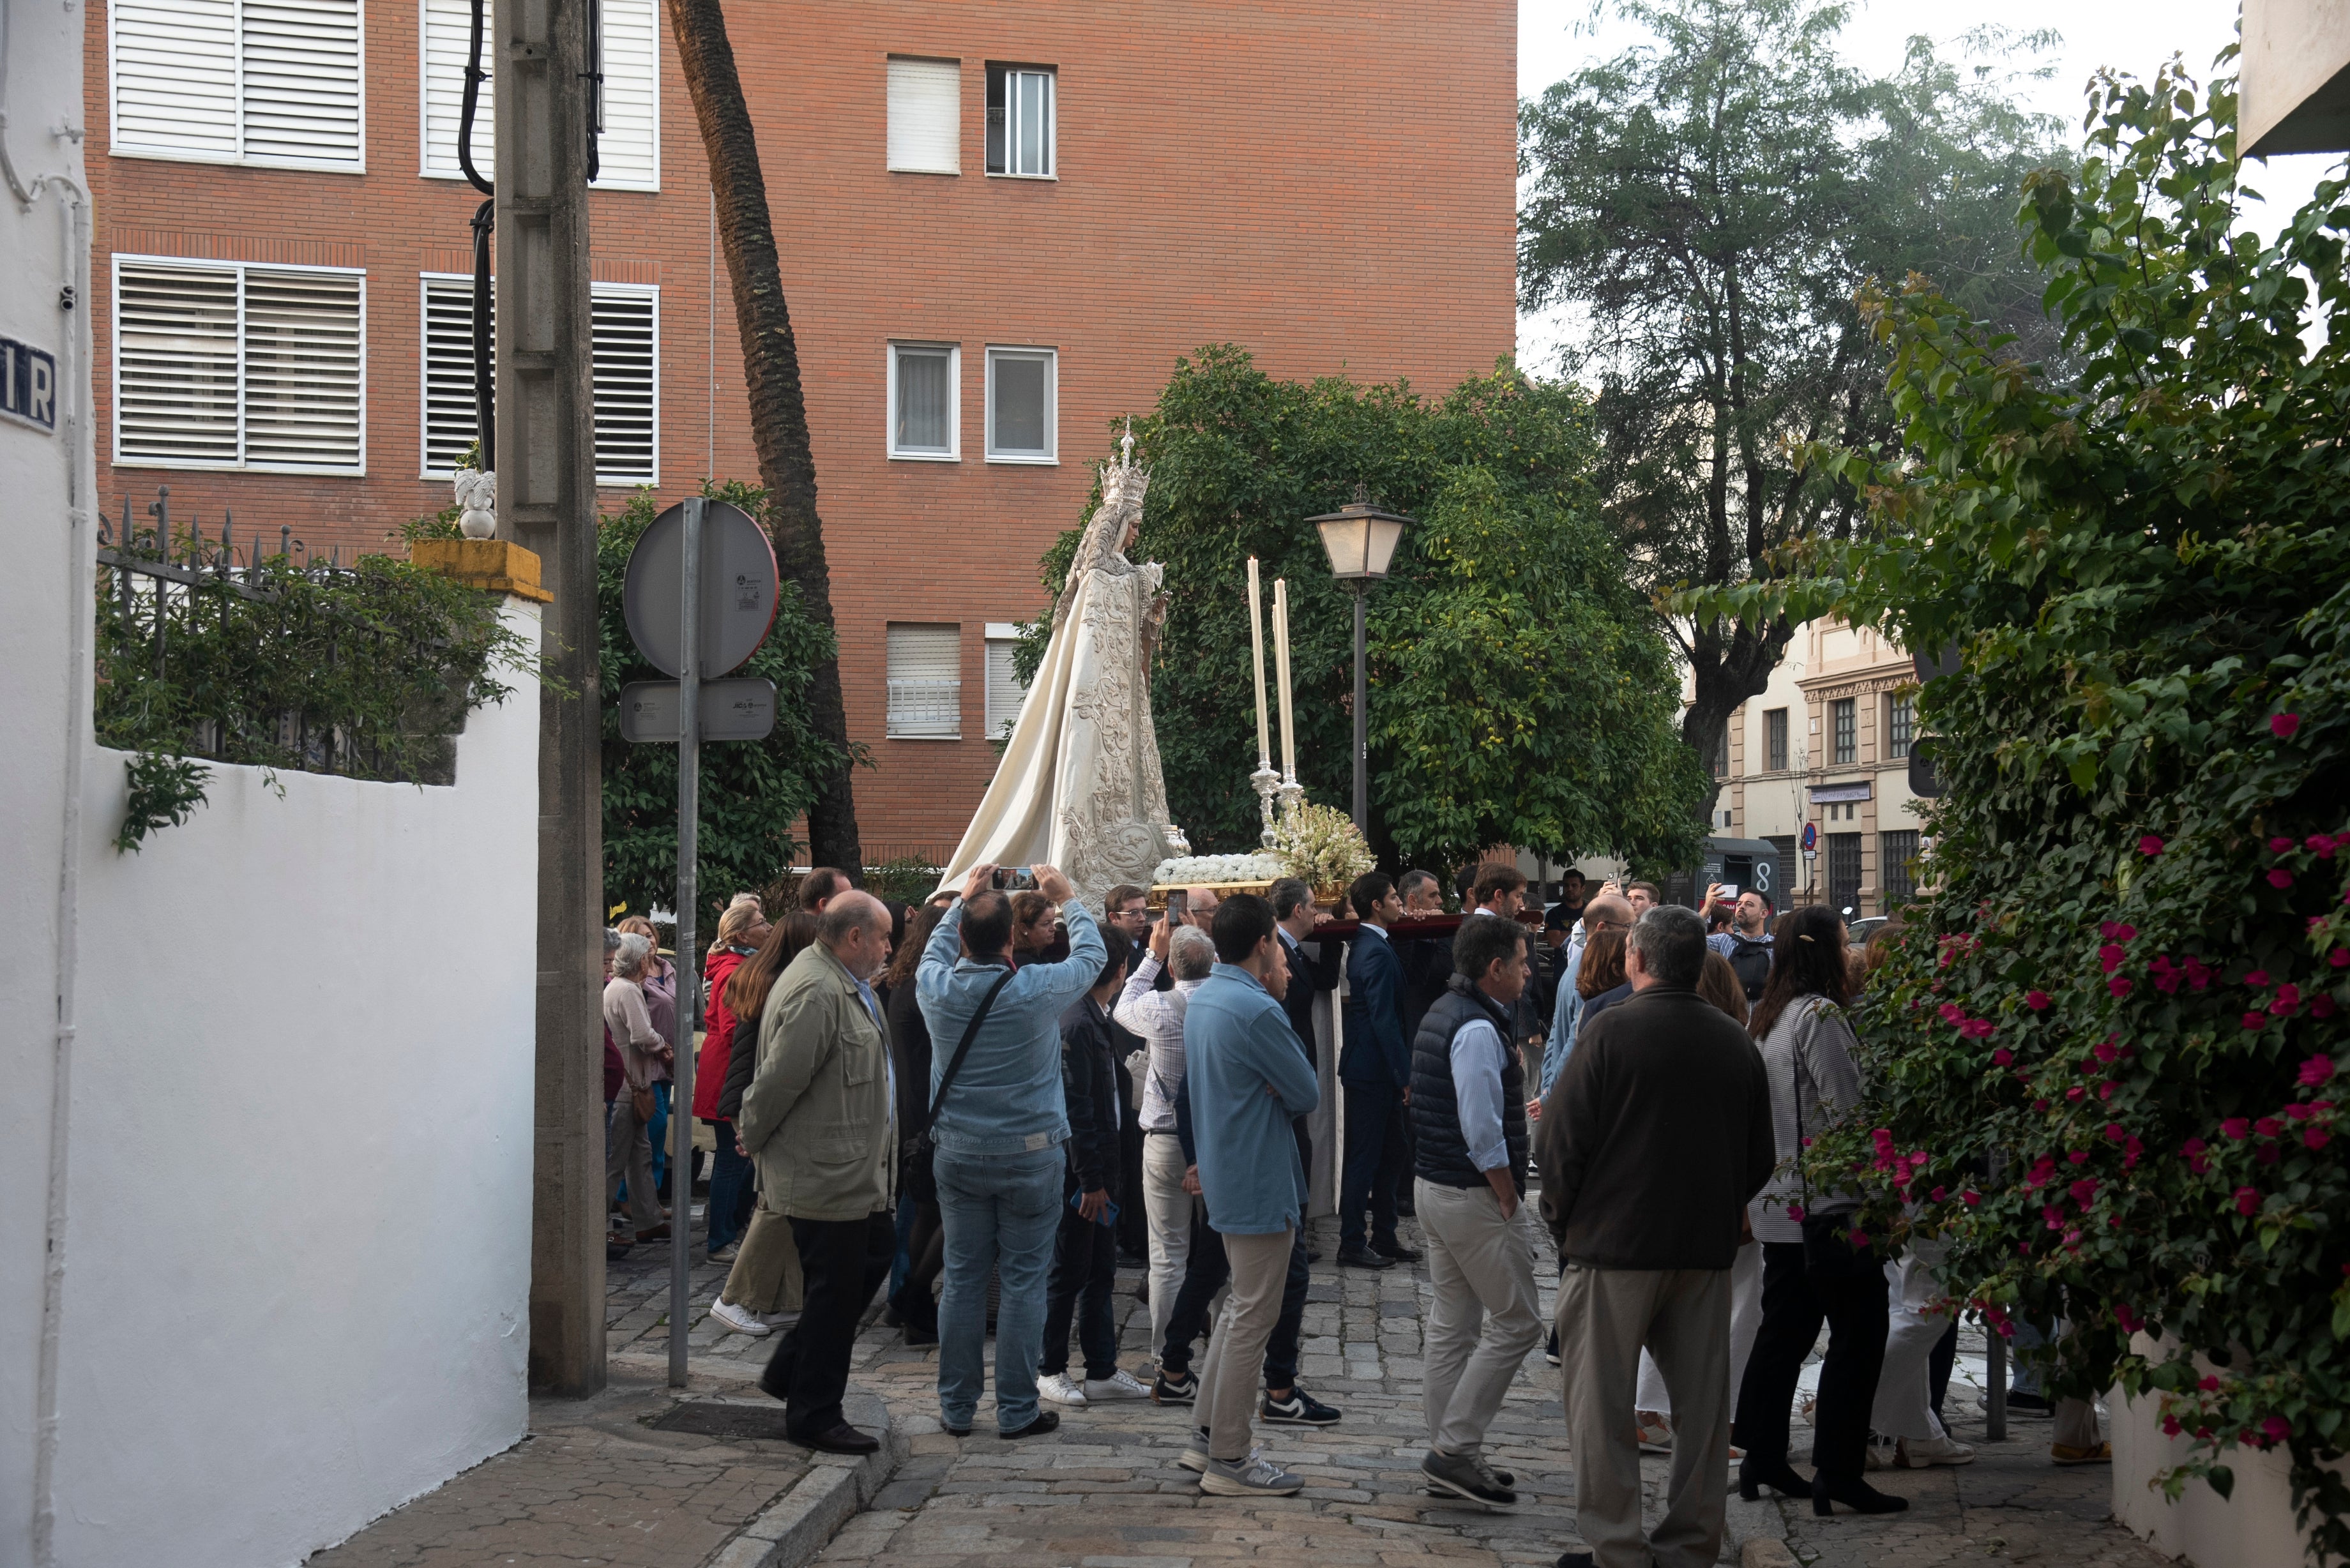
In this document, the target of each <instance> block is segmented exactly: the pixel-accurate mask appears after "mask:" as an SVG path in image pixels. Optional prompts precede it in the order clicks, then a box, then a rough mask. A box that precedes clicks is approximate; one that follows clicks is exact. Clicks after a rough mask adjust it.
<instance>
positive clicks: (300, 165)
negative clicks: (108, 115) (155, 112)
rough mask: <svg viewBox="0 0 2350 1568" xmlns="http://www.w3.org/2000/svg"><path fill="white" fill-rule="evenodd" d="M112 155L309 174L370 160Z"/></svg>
mask: <svg viewBox="0 0 2350 1568" xmlns="http://www.w3.org/2000/svg"><path fill="white" fill-rule="evenodd" d="M106 155H107V156H108V157H109V158H133V159H139V160H141V161H151V162H157V163H212V164H217V165H218V166H220V167H222V168H224V169H290V170H297V171H301V172H303V173H306V174H364V173H366V172H367V163H366V161H364V160H362V161H359V162H357V163H337V162H328V161H324V160H313V159H307V158H241V157H237V156H234V155H233V154H230V155H224V154H222V153H218V152H177V151H172V150H170V149H168V148H161V147H109V148H108V149H107V150H106Z"/></svg>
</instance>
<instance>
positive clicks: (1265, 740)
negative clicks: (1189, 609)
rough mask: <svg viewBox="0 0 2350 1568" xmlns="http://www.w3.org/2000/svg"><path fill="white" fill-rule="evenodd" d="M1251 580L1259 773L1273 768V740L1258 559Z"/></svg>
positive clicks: (1250, 560) (1251, 562)
mask: <svg viewBox="0 0 2350 1568" xmlns="http://www.w3.org/2000/svg"><path fill="white" fill-rule="evenodd" d="M1248 578H1249V652H1250V653H1251V654H1253V656H1254V657H1255V659H1256V765H1257V769H1258V771H1259V772H1263V770H1265V769H1267V768H1270V767H1271V766H1273V740H1272V737H1271V736H1269V735H1268V734H1267V733H1266V732H1265V720H1264V611H1263V597H1262V595H1261V592H1260V590H1259V589H1258V587H1257V579H1256V557H1255V556H1250V557H1249V558H1248Z"/></svg>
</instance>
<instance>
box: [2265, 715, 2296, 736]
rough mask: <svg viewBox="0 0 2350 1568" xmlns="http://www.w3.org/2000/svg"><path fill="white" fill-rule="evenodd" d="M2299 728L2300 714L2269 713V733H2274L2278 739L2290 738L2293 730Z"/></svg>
mask: <svg viewBox="0 0 2350 1568" xmlns="http://www.w3.org/2000/svg"><path fill="white" fill-rule="evenodd" d="M2300 728H2301V715H2300V714H2298V713H2272V714H2270V715H2269V733H2270V734H2272V735H2274V736H2275V737H2276V738H2277V739H2278V740H2280V741H2290V740H2292V739H2293V732H2294V731H2295V730H2298V729H2300Z"/></svg>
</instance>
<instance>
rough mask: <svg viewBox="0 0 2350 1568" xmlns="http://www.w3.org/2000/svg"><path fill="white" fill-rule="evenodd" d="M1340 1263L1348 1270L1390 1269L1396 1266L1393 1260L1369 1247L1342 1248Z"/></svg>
mask: <svg viewBox="0 0 2350 1568" xmlns="http://www.w3.org/2000/svg"><path fill="white" fill-rule="evenodd" d="M1338 1263H1339V1266H1340V1267H1341V1268H1347V1269H1388V1268H1393V1267H1394V1266H1395V1260H1394V1259H1393V1258H1388V1257H1382V1256H1381V1255H1380V1254H1378V1253H1377V1252H1374V1251H1371V1250H1370V1249H1369V1248H1368V1247H1341V1248H1339V1249H1338Z"/></svg>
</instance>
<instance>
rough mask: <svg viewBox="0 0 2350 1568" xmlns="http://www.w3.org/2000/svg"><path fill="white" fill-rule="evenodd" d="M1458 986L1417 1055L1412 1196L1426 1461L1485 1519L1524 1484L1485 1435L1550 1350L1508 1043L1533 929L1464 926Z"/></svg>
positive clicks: (1424, 1029)
mask: <svg viewBox="0 0 2350 1568" xmlns="http://www.w3.org/2000/svg"><path fill="white" fill-rule="evenodd" d="M1452 961H1453V973H1452V978H1451V981H1449V982H1448V984H1447V986H1446V988H1445V992H1444V994H1443V995H1442V996H1441V997H1440V998H1439V999H1438V1000H1437V1002H1435V1004H1434V1005H1433V1006H1431V1007H1430V1008H1429V1010H1428V1014H1427V1016H1426V1017H1424V1018H1422V1019H1421V1020H1420V1024H1419V1034H1418V1035H1417V1037H1415V1038H1414V1040H1413V1041H1412V1047H1411V1107H1410V1108H1411V1116H1412V1123H1413V1130H1414V1131H1415V1133H1416V1134H1417V1136H1418V1153H1417V1156H1416V1158H1415V1168H1416V1172H1417V1176H1418V1180H1417V1181H1416V1183H1415V1185H1414V1191H1413V1196H1414V1197H1415V1198H1416V1199H1417V1200H1418V1202H1419V1225H1420V1230H1421V1231H1423V1232H1424V1233H1425V1234H1426V1236H1427V1238H1428V1278H1429V1282H1430V1284H1431V1285H1432V1286H1434V1287H1435V1295H1436V1299H1435V1302H1434V1303H1433V1304H1432V1305H1431V1306H1430V1308H1429V1313H1428V1330H1427V1352H1426V1355H1427V1362H1426V1369H1425V1371H1424V1372H1423V1374H1422V1378H1421V1384H1422V1387H1423V1389H1424V1390H1425V1394H1426V1397H1427V1406H1428V1457H1427V1458H1426V1459H1423V1460H1421V1461H1420V1467H1419V1468H1420V1473H1421V1475H1422V1476H1424V1477H1425V1478H1426V1479H1427V1481H1428V1484H1429V1486H1430V1489H1431V1490H1437V1491H1440V1492H1449V1493H1451V1494H1452V1495H1454V1496H1458V1497H1463V1498H1467V1499H1469V1500H1470V1501H1472V1502H1479V1503H1482V1504H1484V1505H1486V1506H1487V1507H1489V1508H1503V1507H1508V1506H1509V1505H1511V1504H1513V1503H1515V1502H1516V1501H1518V1494H1517V1493H1516V1491H1514V1490H1512V1488H1513V1482H1514V1480H1515V1478H1514V1477H1513V1476H1510V1475H1508V1474H1507V1473H1505V1472H1502V1471H1497V1470H1495V1469H1493V1468H1492V1466H1490V1465H1488V1464H1487V1463H1486V1462H1485V1459H1484V1444H1485V1429H1486V1428H1488V1427H1490V1426H1491V1425H1492V1421H1493V1417H1494V1416H1495V1415H1496V1414H1497V1413H1499V1411H1500V1410H1501V1407H1502V1399H1503V1396H1504V1395H1506V1394H1507V1393H1508V1392H1509V1390H1510V1384H1511V1381H1512V1380H1513V1378H1515V1377H1516V1376H1517V1373H1518V1367H1519V1366H1520V1365H1521V1364H1523V1362H1524V1360H1525V1358H1526V1352H1528V1351H1529V1350H1532V1349H1533V1348H1534V1344H1535V1342H1536V1341H1537V1340H1539V1339H1541V1338H1542V1334H1543V1327H1542V1311H1541V1307H1540V1304H1539V1297H1538V1296H1537V1294H1536V1293H1535V1289H1534V1230H1533V1220H1532V1219H1531V1217H1530V1216H1529V1215H1528V1213H1527V1212H1526V1211H1525V1210H1524V1208H1523V1204H1524V1199H1525V1190H1526V1083H1525V1069H1524V1067H1523V1064H1521V1062H1520V1061H1519V1057H1518V1053H1517V1050H1516V1049H1515V1046H1514V1044H1513V1041H1512V1040H1511V1038H1510V1034H1511V1030H1510V1021H1511V1017H1512V1013H1513V1004H1514V1003H1515V1002H1517V1000H1518V999H1519V998H1520V997H1521V996H1523V994H1524V992H1525V988H1526V981H1527V979H1528V977H1529V975H1530V974H1531V972H1532V970H1531V966H1530V965H1529V964H1528V962H1527V960H1526V931H1525V928H1524V927H1523V926H1521V925H1519V924H1518V923H1517V922H1516V921H1515V920H1512V919H1498V918H1495V917H1492V916H1486V917H1483V918H1481V919H1469V920H1464V921H1462V922H1461V929H1460V931H1459V932H1458V933H1457V934H1456V935H1455V936H1454V937H1453V939H1452Z"/></svg>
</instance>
